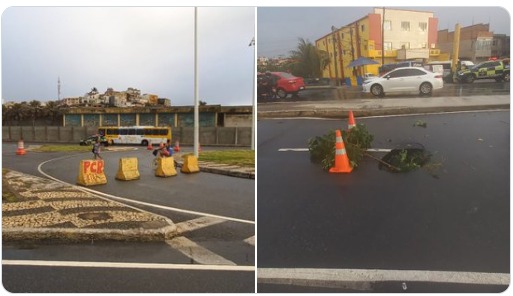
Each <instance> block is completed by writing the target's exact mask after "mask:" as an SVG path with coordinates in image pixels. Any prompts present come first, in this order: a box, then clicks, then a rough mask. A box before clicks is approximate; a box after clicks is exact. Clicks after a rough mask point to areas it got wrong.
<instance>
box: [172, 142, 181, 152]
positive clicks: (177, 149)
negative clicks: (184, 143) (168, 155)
mask: <svg viewBox="0 0 513 296" xmlns="http://www.w3.org/2000/svg"><path fill="white" fill-rule="evenodd" d="M173 150H174V151H175V152H180V141H176V142H175V147H174V148H173Z"/></svg>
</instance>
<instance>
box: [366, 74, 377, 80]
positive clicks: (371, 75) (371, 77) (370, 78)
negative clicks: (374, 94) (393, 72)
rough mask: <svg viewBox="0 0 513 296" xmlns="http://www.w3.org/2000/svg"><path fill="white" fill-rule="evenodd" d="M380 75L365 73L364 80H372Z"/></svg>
mask: <svg viewBox="0 0 513 296" xmlns="http://www.w3.org/2000/svg"><path fill="white" fill-rule="evenodd" d="M377 77H378V76H376V75H374V74H372V73H365V74H364V75H363V81H367V80H372V79H374V78H377Z"/></svg>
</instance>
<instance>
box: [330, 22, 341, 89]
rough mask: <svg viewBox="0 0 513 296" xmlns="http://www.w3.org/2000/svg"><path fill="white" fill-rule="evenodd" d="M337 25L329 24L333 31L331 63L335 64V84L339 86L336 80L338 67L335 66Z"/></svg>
mask: <svg viewBox="0 0 513 296" xmlns="http://www.w3.org/2000/svg"><path fill="white" fill-rule="evenodd" d="M337 30H338V29H337V27H335V26H331V32H332V33H333V63H334V64H335V79H336V80H335V86H339V82H338V67H337V47H336V45H337Z"/></svg>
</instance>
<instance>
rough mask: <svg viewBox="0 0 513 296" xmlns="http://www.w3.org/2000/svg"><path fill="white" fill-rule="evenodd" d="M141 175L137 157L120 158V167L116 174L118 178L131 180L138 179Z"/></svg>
mask: <svg viewBox="0 0 513 296" xmlns="http://www.w3.org/2000/svg"><path fill="white" fill-rule="evenodd" d="M140 177H141V176H140V175H139V168H138V163H137V158H135V157H132V158H120V159H119V169H118V173H117V174H116V179H117V180H122V181H130V180H137V179H139V178H140Z"/></svg>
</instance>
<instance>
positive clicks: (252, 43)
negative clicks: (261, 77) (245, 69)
mask: <svg viewBox="0 0 513 296" xmlns="http://www.w3.org/2000/svg"><path fill="white" fill-rule="evenodd" d="M249 46H253V108H252V109H253V117H251V150H255V109H256V108H255V107H256V106H255V80H256V77H255V75H256V73H255V71H256V69H255V67H256V66H255V64H256V60H255V37H253V39H251V42H250V43H249Z"/></svg>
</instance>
